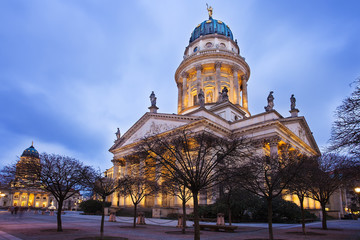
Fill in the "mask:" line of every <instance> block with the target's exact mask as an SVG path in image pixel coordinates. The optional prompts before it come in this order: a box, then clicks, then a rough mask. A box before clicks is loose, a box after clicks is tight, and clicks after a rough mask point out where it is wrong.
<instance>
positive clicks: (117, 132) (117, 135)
mask: <svg viewBox="0 0 360 240" xmlns="http://www.w3.org/2000/svg"><path fill="white" fill-rule="evenodd" d="M115 135H116V139H119V138H120V137H121V134H120V129H119V128H117V131H116V133H115Z"/></svg>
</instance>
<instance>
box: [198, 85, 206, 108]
mask: <svg viewBox="0 0 360 240" xmlns="http://www.w3.org/2000/svg"><path fill="white" fill-rule="evenodd" d="M198 99H199V105H200V107H204V106H205V95H204V91H203V90H202V89H200V92H199V94H198Z"/></svg>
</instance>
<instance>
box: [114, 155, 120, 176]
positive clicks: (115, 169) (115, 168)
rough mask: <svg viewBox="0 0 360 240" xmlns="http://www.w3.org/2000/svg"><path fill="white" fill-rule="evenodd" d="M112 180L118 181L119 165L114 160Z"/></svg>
mask: <svg viewBox="0 0 360 240" xmlns="http://www.w3.org/2000/svg"><path fill="white" fill-rule="evenodd" d="M113 178H114V179H118V178H119V163H118V162H117V160H116V159H114V174H113Z"/></svg>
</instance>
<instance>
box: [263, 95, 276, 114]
mask: <svg viewBox="0 0 360 240" xmlns="http://www.w3.org/2000/svg"><path fill="white" fill-rule="evenodd" d="M273 93H274V92H273V91H271V92H270V93H269V96H268V97H267V101H268V105H267V106H266V107H264V108H265V111H267V112H269V111H271V110H273V108H274V99H275V98H274V96H273Z"/></svg>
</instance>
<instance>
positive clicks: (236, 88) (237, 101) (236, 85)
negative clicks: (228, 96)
mask: <svg viewBox="0 0 360 240" xmlns="http://www.w3.org/2000/svg"><path fill="white" fill-rule="evenodd" d="M238 71H239V67H238V66H236V65H234V66H233V67H232V72H233V78H234V80H233V82H234V92H235V94H234V102H233V103H234V104H239V105H240V89H239V76H238Z"/></svg>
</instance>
